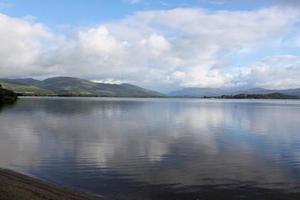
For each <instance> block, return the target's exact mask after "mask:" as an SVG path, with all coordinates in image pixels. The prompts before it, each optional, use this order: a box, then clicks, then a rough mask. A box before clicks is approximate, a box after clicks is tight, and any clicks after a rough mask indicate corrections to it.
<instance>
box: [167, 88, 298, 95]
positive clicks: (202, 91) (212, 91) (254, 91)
mask: <svg viewBox="0 0 300 200" xmlns="http://www.w3.org/2000/svg"><path fill="white" fill-rule="evenodd" d="M272 93H280V94H282V95H287V96H297V97H300V88H298V89H286V90H269V89H265V88H249V89H246V90H225V89H224V90H222V89H218V88H184V89H182V90H177V91H174V92H171V93H169V95H170V96H173V97H218V96H222V95H231V96H233V95H238V94H248V95H267V94H272Z"/></svg>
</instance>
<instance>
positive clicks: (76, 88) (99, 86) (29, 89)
mask: <svg viewBox="0 0 300 200" xmlns="http://www.w3.org/2000/svg"><path fill="white" fill-rule="evenodd" d="M0 84H1V85H2V86H3V88H5V89H9V90H12V91H14V92H16V93H18V94H21V95H39V96H44V95H48V96H54V95H58V96H103V97H161V96H164V95H163V94H161V93H159V92H156V91H152V90H147V89H144V88H141V87H138V86H135V85H131V84H105V83H96V82H92V81H89V80H84V79H79V78H73V77H54V78H48V79H45V80H42V81H39V80H35V79H31V78H28V79H0Z"/></svg>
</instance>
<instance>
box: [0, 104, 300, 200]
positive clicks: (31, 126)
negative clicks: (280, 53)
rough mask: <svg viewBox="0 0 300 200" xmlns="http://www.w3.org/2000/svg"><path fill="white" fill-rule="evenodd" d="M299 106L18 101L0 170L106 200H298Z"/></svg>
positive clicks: (1, 114) (3, 118) (1, 143)
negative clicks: (24, 174)
mask: <svg viewBox="0 0 300 200" xmlns="http://www.w3.org/2000/svg"><path fill="white" fill-rule="evenodd" d="M299 130H300V101H279V100H201V99H134V98H21V99H20V100H19V101H18V103H17V104H16V105H14V106H12V107H4V108H2V109H1V111H0V167H3V168H10V169H14V170H18V171H21V172H24V173H27V174H30V175H32V176H36V177H39V178H42V179H45V180H48V181H51V182H54V183H56V184H60V185H64V186H67V187H70V188H75V189H79V190H83V191H88V192H92V193H96V194H99V195H102V196H104V197H105V199H107V200H116V199H120V200H123V199H124V200H129V199H130V200H135V199H137V200H148V199H155V200H161V199H164V200H169V199H170V200H176V199H180V200H185V199H188V200H197V199H199V200H200V199H218V200H220V199H251V200H252V199H300V131H299Z"/></svg>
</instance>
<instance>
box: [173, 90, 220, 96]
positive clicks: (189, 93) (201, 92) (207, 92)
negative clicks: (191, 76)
mask: <svg viewBox="0 0 300 200" xmlns="http://www.w3.org/2000/svg"><path fill="white" fill-rule="evenodd" d="M225 93H226V92H225V91H224V90H221V89H218V88H183V89H181V90H176V91H173V92H171V93H169V94H168V95H169V96H171V97H204V96H210V97H212V96H220V95H223V94H225Z"/></svg>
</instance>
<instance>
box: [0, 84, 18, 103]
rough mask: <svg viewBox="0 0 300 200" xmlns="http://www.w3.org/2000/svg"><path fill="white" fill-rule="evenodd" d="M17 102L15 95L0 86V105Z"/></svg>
mask: <svg viewBox="0 0 300 200" xmlns="http://www.w3.org/2000/svg"><path fill="white" fill-rule="evenodd" d="M16 100H17V94H16V93H14V92H12V91H10V90H6V89H3V88H2V86H1V85H0V105H3V104H12V103H14V102H16Z"/></svg>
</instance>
